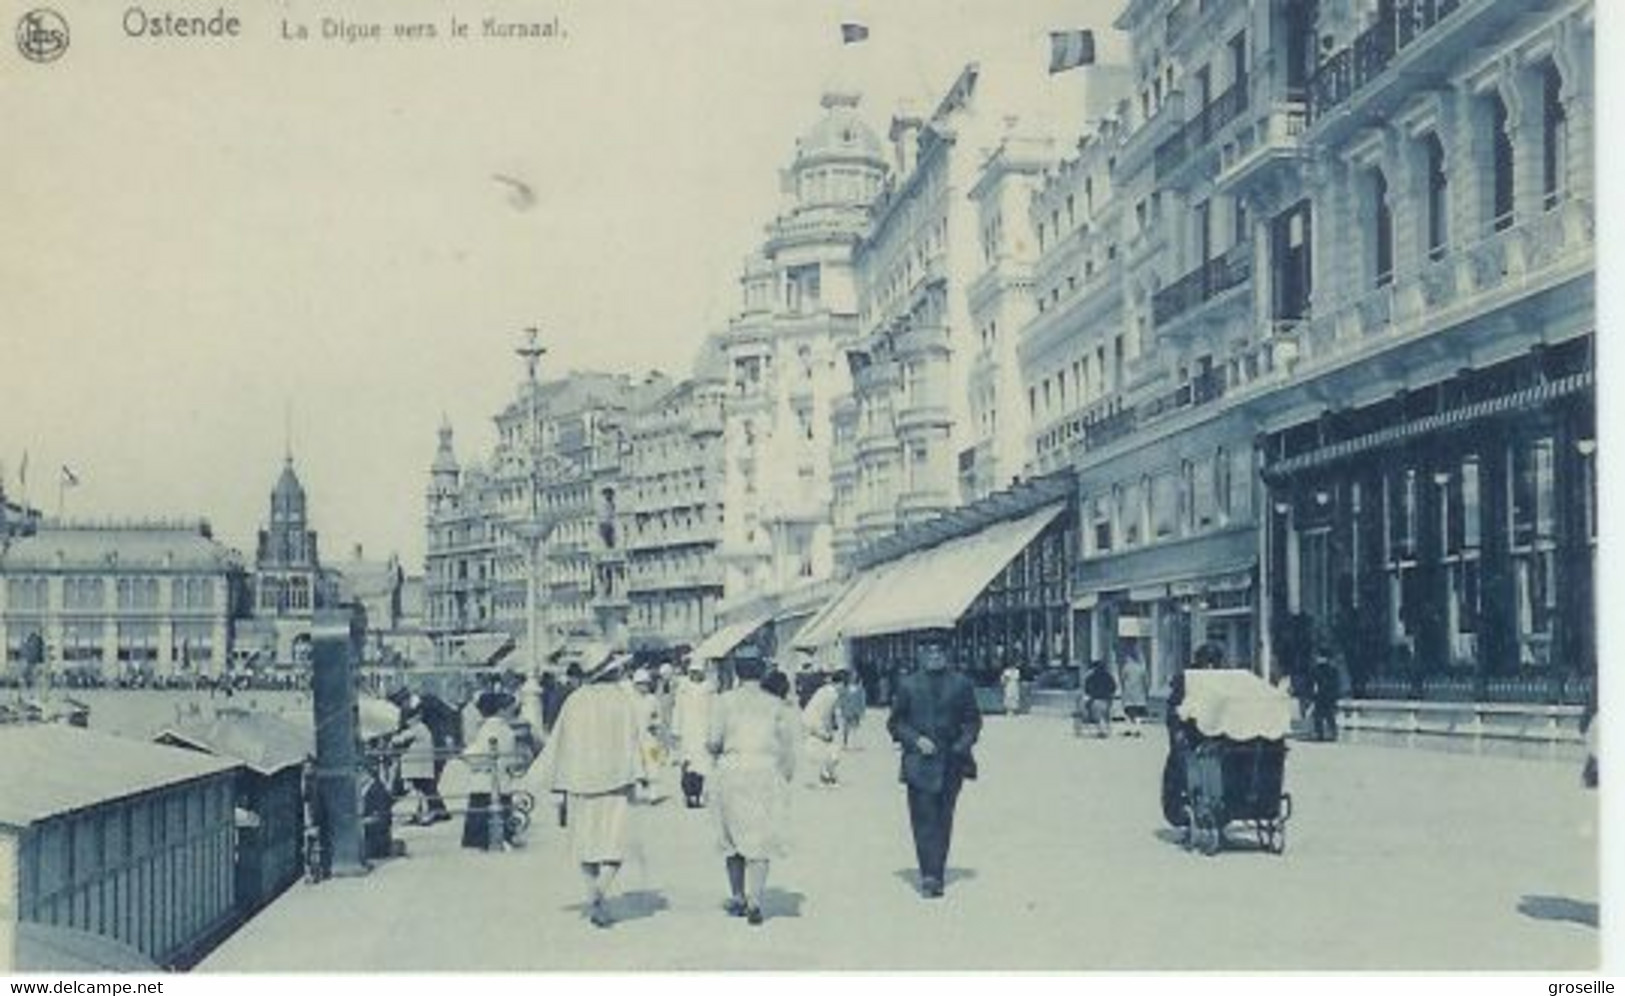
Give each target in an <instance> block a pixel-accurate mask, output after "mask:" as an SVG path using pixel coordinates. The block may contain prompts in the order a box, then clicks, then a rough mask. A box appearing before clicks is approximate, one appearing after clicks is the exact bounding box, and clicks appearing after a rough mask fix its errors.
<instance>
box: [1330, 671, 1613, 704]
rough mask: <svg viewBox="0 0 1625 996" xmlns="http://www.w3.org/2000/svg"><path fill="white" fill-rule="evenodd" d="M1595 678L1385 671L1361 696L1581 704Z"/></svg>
mask: <svg viewBox="0 0 1625 996" xmlns="http://www.w3.org/2000/svg"><path fill="white" fill-rule="evenodd" d="M1594 686H1595V679H1593V678H1592V677H1591V676H1590V675H1586V674H1577V673H1554V674H1508V675H1486V674H1409V675H1406V674H1382V675H1375V676H1373V677H1371V678H1368V679H1366V681H1365V687H1364V688H1363V689H1361V690H1360V691H1361V693H1362V694H1360V695H1359V696H1358V697H1360V698H1366V699H1380V700H1388V701H1393V700H1397V699H1415V700H1420V701H1423V702H1505V703H1514V702H1520V703H1534V704H1551V705H1582V704H1584V703H1585V702H1586V701H1587V700H1588V698H1589V697H1590V695H1591V694H1592V691H1593V688H1594Z"/></svg>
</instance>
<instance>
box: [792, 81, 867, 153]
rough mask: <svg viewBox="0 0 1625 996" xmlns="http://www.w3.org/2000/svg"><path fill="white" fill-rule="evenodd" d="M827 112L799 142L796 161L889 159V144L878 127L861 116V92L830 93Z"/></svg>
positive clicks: (827, 99) (826, 98)
mask: <svg viewBox="0 0 1625 996" xmlns="http://www.w3.org/2000/svg"><path fill="white" fill-rule="evenodd" d="M823 105H824V116H823V117H822V118H820V119H819V120H818V122H817V123H816V124H814V125H813V126H812V128H811V129H809V130H808V131H807V133H806V134H805V135H803V136H801V139H800V140H799V141H798V142H797V143H796V164H797V165H798V166H799V165H802V164H804V163H807V162H809V161H811V160H817V159H869V160H873V161H874V164H875V165H876V166H884V165H885V162H886V155H885V147H884V146H883V145H881V144H880V137H879V136H878V135H876V134H875V132H874V129H872V128H870V127H869V126H868V125H867V124H866V123H864V120H863V118H861V117H859V116H858V95H857V94H852V93H827V94H825V95H824V100H823Z"/></svg>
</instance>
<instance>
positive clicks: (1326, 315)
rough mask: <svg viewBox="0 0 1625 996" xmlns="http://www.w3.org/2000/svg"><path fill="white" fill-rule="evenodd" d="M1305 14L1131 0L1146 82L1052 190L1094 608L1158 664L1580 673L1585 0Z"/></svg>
mask: <svg viewBox="0 0 1625 996" xmlns="http://www.w3.org/2000/svg"><path fill="white" fill-rule="evenodd" d="M1314 10H1315V8H1313V7H1312V6H1311V5H1305V4H1301V3H1295V2H1291V0H1274V2H1269V3H1254V4H1241V3H1229V4H1217V3H1198V2H1196V0H1182V2H1177V3H1176V2H1168V0H1133V2H1131V3H1129V4H1127V5H1126V7H1125V9H1124V11H1123V13H1122V15H1121V16H1120V17H1119V19H1118V21H1117V26H1118V27H1119V28H1121V29H1122V30H1125V31H1126V32H1128V34H1129V36H1130V40H1131V49H1132V52H1133V63H1134V70H1135V82H1136V93H1135V96H1134V99H1133V100H1132V101H1130V102H1129V104H1128V105H1127V106H1126V107H1125V108H1124V109H1123V111H1122V113H1121V114H1120V115H1119V116H1118V118H1117V120H1116V121H1115V122H1111V123H1108V124H1106V125H1104V126H1102V127H1100V128H1098V129H1096V131H1095V132H1094V133H1093V135H1092V136H1091V137H1089V138H1088V139H1087V140H1086V141H1085V143H1084V144H1083V146H1082V147H1081V149H1080V151H1079V154H1078V156H1077V157H1076V158H1074V159H1070V160H1069V161H1068V162H1067V163H1066V164H1064V165H1063V166H1062V167H1061V168H1060V169H1059V170H1058V171H1057V172H1056V173H1055V174H1054V175H1053V176H1052V177H1051V179H1050V180H1049V182H1048V183H1046V185H1045V186H1044V188H1043V190H1042V191H1041V192H1040V193H1039V195H1038V197H1037V198H1036V199H1035V200H1034V202H1033V209H1032V210H1033V219H1034V221H1035V223H1036V224H1037V225H1038V226H1039V231H1040V236H1041V238H1040V241H1041V243H1042V244H1043V246H1044V249H1043V252H1042V254H1041V257H1040V259H1039V261H1038V263H1037V267H1036V269H1037V277H1036V279H1035V291H1036V294H1037V299H1038V304H1039V308H1040V309H1041V310H1040V313H1039V314H1038V315H1037V316H1036V317H1035V318H1034V320H1033V321H1032V322H1031V323H1029V325H1028V327H1027V328H1026V329H1025V330H1024V332H1023V334H1022V337H1023V345H1022V357H1023V366H1024V377H1025V379H1026V384H1027V390H1028V393H1029V408H1030V411H1031V412H1032V418H1033V441H1034V450H1033V455H1034V459H1035V465H1036V467H1037V468H1038V469H1047V468H1049V467H1052V466H1058V465H1065V464H1070V465H1071V466H1072V467H1073V468H1074V470H1075V472H1076V473H1077V475H1078V479H1079V494H1080V507H1081V514H1082V517H1083V522H1082V528H1081V530H1080V539H1081V543H1082V549H1081V550H1080V560H1079V563H1078V566H1077V568H1076V573H1075V577H1074V595H1075V603H1074V604H1075V606H1076V608H1077V610H1078V623H1079V627H1080V629H1081V630H1082V631H1083V632H1082V634H1081V636H1082V637H1084V638H1086V639H1087V645H1088V647H1089V652H1090V653H1091V654H1092V655H1095V656H1111V655H1113V654H1114V653H1115V652H1117V651H1118V649H1119V647H1120V641H1127V643H1128V644H1129V645H1130V646H1133V647H1134V649H1135V651H1136V652H1138V653H1140V654H1141V655H1142V656H1144V657H1145V658H1146V659H1148V660H1149V661H1150V662H1151V664H1152V668H1153V674H1154V677H1155V680H1156V682H1157V683H1158V684H1160V683H1162V682H1163V681H1165V680H1166V679H1167V677H1168V676H1170V675H1171V674H1172V673H1174V672H1175V671H1177V670H1178V669H1179V668H1181V667H1183V666H1184V663H1185V662H1186V661H1187V660H1188V659H1189V656H1190V654H1191V652H1192V649H1193V648H1194V646H1195V644H1197V643H1200V642H1204V641H1212V642H1217V643H1219V644H1220V645H1221V646H1222V647H1223V648H1224V649H1225V651H1226V653H1227V655H1228V656H1229V657H1230V658H1231V659H1232V660H1235V661H1239V662H1243V663H1252V664H1255V665H1257V666H1260V667H1264V666H1275V667H1284V668H1286V669H1289V670H1291V669H1297V668H1301V667H1303V666H1304V664H1305V663H1306V660H1307V657H1308V654H1309V653H1310V651H1311V649H1313V648H1319V649H1321V650H1326V651H1330V652H1334V653H1336V654H1338V655H1339V656H1340V657H1341V658H1343V659H1344V660H1345V663H1346V666H1347V667H1348V669H1349V671H1350V674H1351V677H1352V678H1353V679H1354V681H1355V683H1356V690H1357V691H1358V692H1361V693H1369V692H1375V691H1385V693H1389V694H1398V693H1405V694H1420V693H1421V691H1422V688H1423V686H1424V685H1429V686H1432V685H1437V686H1440V687H1441V688H1442V687H1444V686H1450V687H1452V688H1456V686H1460V687H1459V688H1457V690H1456V691H1454V692H1450V693H1449V694H1451V695H1455V694H1478V695H1486V696H1490V697H1517V696H1519V695H1522V696H1524V697H1525V698H1526V699H1527V698H1529V697H1534V698H1541V699H1548V698H1556V697H1570V696H1573V695H1576V694H1579V692H1577V691H1575V689H1576V688H1578V687H1581V686H1583V685H1584V683H1585V681H1586V680H1588V679H1587V678H1586V677H1585V676H1586V675H1588V674H1589V666H1588V664H1587V662H1588V661H1590V660H1591V659H1592V656H1591V655H1592V653H1593V651H1592V650H1591V649H1590V648H1589V643H1590V619H1591V609H1590V601H1591V583H1592V582H1591V575H1590V557H1589V555H1588V551H1589V549H1590V547H1589V543H1590V540H1589V539H1588V538H1587V537H1588V536H1589V535H1590V534H1589V529H1590V526H1589V525H1588V523H1589V522H1590V521H1591V517H1592V516H1593V515H1594V505H1593V504H1590V503H1589V502H1590V500H1589V499H1588V498H1587V496H1588V495H1589V494H1591V491H1590V489H1591V487H1592V483H1591V482H1593V481H1594V453H1595V445H1596V444H1595V433H1594V429H1593V428H1592V424H1593V421H1594V414H1593V413H1592V410H1591V400H1590V399H1591V388H1590V384H1591V380H1590V378H1591V376H1592V375H1591V348H1592V347H1591V341H1592V336H1593V325H1594V307H1593V303H1592V302H1593V291H1592V282H1593V279H1594V276H1593V274H1594V266H1595V263H1594V248H1593V244H1592V235H1591V225H1592V221H1591V219H1592V207H1591V200H1590V197H1591V195H1590V190H1591V167H1590V162H1591V156H1592V147H1591V134H1592V130H1591V118H1592V115H1593V110H1592V104H1591V100H1592V96H1591V94H1592V83H1591V68H1590V67H1591V46H1592V34H1593V30H1594V29H1593V27H1592V21H1591V18H1592V14H1591V5H1590V4H1588V3H1584V2H1571V3H1558V4H1547V5H1543V6H1541V7H1540V8H1539V9H1530V8H1529V7H1528V6H1527V5H1520V4H1509V3H1497V2H1489V0H1479V2H1473V0H1461V2H1445V0H1440V2H1430V0H1416V2H1395V3H1381V4H1377V3H1372V4H1322V5H1320V6H1319V8H1318V13H1315V14H1312V13H1311V12H1312V11H1314ZM1421 67H1426V72H1425V73H1424V72H1420V68H1421ZM1559 495H1569V496H1571V499H1567V500H1561V501H1560V500H1559V499H1558V496H1559ZM1565 551H1566V555H1565ZM1560 606H1561V607H1562V608H1560ZM1083 642H1084V640H1083V639H1080V645H1082V644H1083ZM1530 682H1537V683H1539V682H1544V683H1545V684H1543V685H1541V690H1539V691H1530V690H1529V689H1530V688H1533V687H1534V685H1531V684H1530ZM1385 683H1386V684H1385ZM1520 689H1521V691H1520ZM1428 694H1444V693H1443V692H1439V693H1434V692H1429V693H1428Z"/></svg>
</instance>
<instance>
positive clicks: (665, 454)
mask: <svg viewBox="0 0 1625 996" xmlns="http://www.w3.org/2000/svg"><path fill="white" fill-rule="evenodd" d="M701 373H704V371H701ZM726 394H727V387H726V384H725V383H724V382H723V380H722V378H721V377H720V376H716V375H713V376H710V377H706V376H697V377H695V378H694V379H692V380H686V381H684V382H682V383H681V384H678V385H677V386H675V387H673V388H671V389H670V390H669V391H667V392H666V393H665V394H664V395H663V396H661V397H659V398H656V399H655V400H654V401H653V402H652V403H650V404H648V405H646V406H645V407H644V408H642V409H641V410H639V411H637V412H634V413H633V414H632V418H631V444H632V445H631V452H630V453H629V455H628V456H627V459H626V462H625V465H624V468H623V469H624V480H623V485H622V488H621V499H620V509H619V524H620V529H621V533H622V538H621V546H622V547H623V548H624V549H625V550H626V556H627V574H626V590H627V597H628V599H629V600H630V602H631V616H630V621H629V636H630V638H631V641H632V642H633V643H634V644H637V645H640V646H643V647H647V648H650V649H661V648H667V647H676V646H682V645H687V646H690V647H692V646H695V645H696V644H698V643H699V642H700V640H701V639H703V638H704V637H705V636H706V635H708V634H709V633H710V632H711V631H712V630H714V629H716V627H717V607H718V605H719V603H720V602H721V601H722V596H723V568H722V563H721V561H720V560H719V559H718V557H717V548H718V547H719V546H720V544H721V542H722V535H723V523H724V504H723V471H724V466H725V456H724V453H723V434H724V419H723V406H724V403H725V400H724V399H725V396H726Z"/></svg>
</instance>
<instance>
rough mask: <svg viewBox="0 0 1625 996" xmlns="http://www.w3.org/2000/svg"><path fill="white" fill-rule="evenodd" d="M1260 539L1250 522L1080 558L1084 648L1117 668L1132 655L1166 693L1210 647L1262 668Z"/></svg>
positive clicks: (1077, 584)
mask: <svg viewBox="0 0 1625 996" xmlns="http://www.w3.org/2000/svg"><path fill="white" fill-rule="evenodd" d="M1257 542H1258V540H1257V533H1256V531H1255V530H1254V529H1253V528H1251V526H1250V525H1243V526H1239V527H1237V528H1232V529H1228V530H1224V531H1221V532H1217V533H1211V534H1208V535H1205V536H1201V537H1198V538H1192V539H1188V540H1181V541H1176V542H1172V543H1168V544H1164V545H1161V546H1156V547H1148V548H1146V549H1143V550H1136V551H1130V552H1127V553H1124V554H1120V555H1117V556H1112V557H1098V558H1093V559H1090V560H1086V561H1081V562H1080V563H1079V564H1078V566H1077V570H1076V577H1075V580H1074V588H1075V590H1077V591H1078V593H1079V595H1078V598H1077V599H1076V600H1075V601H1074V603H1073V610H1074V613H1075V620H1076V627H1077V632H1078V645H1079V647H1080V650H1081V651H1082V652H1083V653H1085V654H1087V656H1088V658H1089V659H1091V660H1104V661H1107V662H1108V663H1110V664H1112V665H1113V666H1118V665H1120V664H1121V662H1122V659H1123V658H1124V657H1125V656H1127V655H1128V654H1133V655H1134V656H1136V657H1138V658H1139V659H1140V660H1141V661H1143V662H1144V663H1145V665H1146V667H1147V669H1148V675H1149V678H1150V682H1151V688H1152V690H1153V691H1155V692H1159V693H1160V692H1161V691H1164V690H1166V688H1167V687H1168V683H1169V682H1170V681H1171V680H1172V679H1173V676H1174V675H1176V674H1178V673H1179V672H1180V671H1182V670H1184V668H1185V666H1186V665H1187V664H1189V663H1190V660H1191V657H1192V655H1193V654H1194V653H1195V652H1196V648H1197V647H1198V646H1200V645H1202V644H1203V643H1212V644H1215V645H1217V646H1218V647H1219V648H1220V649H1221V650H1222V651H1223V653H1224V658H1225V660H1226V661H1227V662H1229V663H1230V664H1232V665H1233V666H1236V667H1242V668H1248V669H1254V670H1256V665H1257V663H1258V652H1257V647H1258V634H1257V632H1256V627H1255V625H1254V618H1255V610H1256V599H1255V597H1254V592H1255V590H1256V583H1255V573H1256V571H1255V567H1256V564H1257V559H1258V558H1257V552H1256V551H1257ZM1130 579H1132V580H1131V581H1130Z"/></svg>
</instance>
